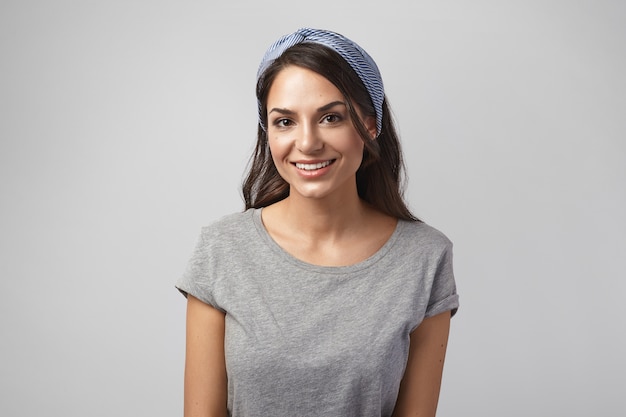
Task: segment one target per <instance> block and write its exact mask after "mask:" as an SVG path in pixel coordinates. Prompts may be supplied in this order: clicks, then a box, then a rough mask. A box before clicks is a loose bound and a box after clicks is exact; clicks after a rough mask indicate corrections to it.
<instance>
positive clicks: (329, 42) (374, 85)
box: [257, 28, 385, 134]
mask: <svg viewBox="0 0 626 417" xmlns="http://www.w3.org/2000/svg"><path fill="white" fill-rule="evenodd" d="M305 42H307V43H317V44H320V45H324V46H327V47H329V48H331V49H332V50H334V51H335V52H337V53H338V54H339V55H341V57H342V58H343V59H344V60H346V62H347V63H348V64H349V65H350V67H352V69H353V70H354V72H356V73H357V75H358V76H359V78H360V79H361V81H362V82H363V84H364V85H365V88H366V89H367V92H368V93H369V96H370V98H371V99H372V104H373V105H374V110H375V111H376V128H377V134H380V132H381V130H382V126H383V101H384V99H385V89H384V86H383V79H382V77H381V75H380V71H379V70H378V66H377V65H376V62H374V60H373V59H372V57H371V56H370V55H369V54H368V53H367V52H365V50H364V49H363V48H361V47H360V46H359V45H358V44H357V43H355V42H354V41H351V40H350V39H348V38H346V37H345V36H343V35H340V34H339V33H335V32H331V31H329V30H323V29H311V28H301V29H298V30H297V31H295V32H294V33H291V34H289V35H285V36H282V37H281V38H280V39H278V40H277V41H276V42H274V43H273V44H272V45H270V47H269V48H268V49H267V51H266V52H265V55H264V56H263V59H262V60H261V64H260V65H259V69H258V71H257V80H258V79H260V78H261V77H262V76H263V73H264V72H265V70H266V69H267V67H269V66H270V64H271V63H272V62H273V61H274V60H276V59H277V58H278V57H280V56H281V55H282V54H283V52H285V51H286V50H287V49H289V48H290V47H292V46H294V45H297V44H299V43H305ZM258 106H259V123H260V125H261V127H263V129H264V130H265V129H266V126H264V124H263V115H262V114H261V109H262V103H258Z"/></svg>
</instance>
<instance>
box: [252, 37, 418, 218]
mask: <svg viewBox="0 0 626 417" xmlns="http://www.w3.org/2000/svg"><path fill="white" fill-rule="evenodd" d="M290 65H295V66H299V67H302V68H306V69H309V70H311V71H314V72H316V73H318V74H320V75H322V76H323V77H325V78H326V79H327V80H328V81H330V82H331V83H333V84H334V85H335V87H337V89H339V91H340V92H341V93H342V94H343V96H344V98H345V100H346V103H347V106H348V111H349V113H350V117H351V119H352V123H353V124H354V127H355V129H356V130H357V132H358V133H359V135H360V136H361V138H362V139H363V143H364V144H365V147H364V150H363V162H362V163H361V166H360V167H359V169H358V170H357V173H356V182H357V191H358V194H359V197H360V198H361V199H363V200H364V201H366V202H368V203H369V204H371V205H372V206H373V207H375V208H376V209H378V210H380V211H382V212H383V213H386V214H388V215H390V216H393V217H396V218H399V219H404V220H413V221H415V220H418V219H417V218H416V217H415V216H414V215H413V214H412V213H411V211H410V210H409V209H408V207H407V205H406V203H405V202H404V198H403V185H404V162H403V159H402V150H401V149H400V141H399V139H398V134H397V133H396V129H395V126H394V123H393V120H392V117H391V113H390V110H389V106H388V104H387V99H386V98H385V100H384V102H383V123H382V130H381V132H380V134H379V135H378V137H377V138H376V139H375V140H372V139H371V137H370V135H369V133H368V131H367V128H366V127H365V125H364V124H363V122H362V121H361V118H360V117H359V115H358V114H357V112H356V108H355V105H356V106H358V108H359V109H360V110H361V112H362V114H363V115H364V116H365V117H367V116H373V117H375V116H376V114H375V110H374V106H373V104H372V100H371V98H370V96H369V94H368V92H367V89H366V88H365V86H364V85H363V82H362V81H361V79H360V78H359V76H358V75H357V74H356V72H354V70H353V69H352V67H350V65H349V64H348V63H347V62H346V61H345V60H344V59H343V58H342V57H341V55H339V54H338V53H337V52H335V51H333V50H332V49H330V48H328V47H326V46H323V45H319V44H315V43H300V44H297V45H294V46H292V47H290V48H289V49H287V50H285V52H284V53H283V54H282V55H281V56H280V57H278V58H277V59H276V60H275V61H273V62H272V63H271V64H270V66H269V67H268V68H267V69H266V70H265V72H264V73H263V74H261V76H260V77H259V80H258V82H257V87H256V95H257V99H258V100H259V103H261V109H260V115H261V117H262V118H263V119H262V120H263V124H264V125H265V126H267V108H266V104H267V96H268V93H269V90H270V87H271V86H272V83H273V82H274V79H275V78H276V75H278V73H279V72H280V71H281V70H283V69H284V68H286V67H287V66H290ZM248 166H249V169H248V174H247V176H246V179H245V180H244V183H243V187H242V191H243V197H244V201H245V208H246V210H247V209H249V208H260V207H266V206H269V205H270V204H273V203H276V202H278V201H280V200H283V199H285V198H286V197H287V196H288V195H289V184H288V183H287V182H286V181H285V180H283V178H282V177H281V176H280V175H279V173H278V171H277V169H276V166H275V165H274V161H273V160H272V155H271V153H270V148H269V143H268V139H267V132H265V130H264V129H263V128H262V127H261V124H260V123H259V126H258V133H257V143H256V148H255V150H254V153H253V155H252V158H251V160H250V163H249V165H248Z"/></svg>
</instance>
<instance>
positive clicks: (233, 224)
mask: <svg viewBox="0 0 626 417" xmlns="http://www.w3.org/2000/svg"><path fill="white" fill-rule="evenodd" d="M255 211H256V210H255V209H250V210H246V211H244V212H237V213H231V214H227V215H225V216H223V217H221V218H219V219H217V220H215V221H214V222H212V223H209V224H208V225H206V226H204V227H202V229H201V234H202V236H203V237H205V238H214V237H216V236H232V235H234V234H237V233H241V232H242V231H246V230H250V228H251V226H252V225H253V223H254V219H253V217H254V215H255Z"/></svg>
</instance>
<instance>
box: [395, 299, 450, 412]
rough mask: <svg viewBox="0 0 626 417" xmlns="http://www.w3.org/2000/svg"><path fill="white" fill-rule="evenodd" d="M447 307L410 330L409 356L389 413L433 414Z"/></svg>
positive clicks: (444, 345)
mask: <svg viewBox="0 0 626 417" xmlns="http://www.w3.org/2000/svg"><path fill="white" fill-rule="evenodd" d="M449 331H450V311H446V312H444V313H441V314H437V315H436V316H433V317H429V318H426V319H424V321H422V323H421V324H420V325H419V326H418V327H417V328H416V329H415V330H414V331H413V333H411V342H410V346H409V358H408V362H407V366H406V370H405V371H404V376H403V378H402V382H401V383H400V391H399V393H398V400H397V401H396V407H395V409H394V412H393V417H406V416H415V417H434V416H435V413H436V411H437V402H438V400H439V390H440V387H441V376H442V373H443V363H444V359H445V356H446V349H447V347H448V334H449Z"/></svg>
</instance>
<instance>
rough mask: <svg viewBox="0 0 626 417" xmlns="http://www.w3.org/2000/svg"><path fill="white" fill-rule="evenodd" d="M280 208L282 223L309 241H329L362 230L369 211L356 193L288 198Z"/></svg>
mask: <svg viewBox="0 0 626 417" xmlns="http://www.w3.org/2000/svg"><path fill="white" fill-rule="evenodd" d="M281 206H282V207H281V208H282V210H281V212H282V216H283V219H284V222H285V224H286V225H289V226H288V227H289V228H290V229H292V230H298V231H299V232H300V233H302V234H303V235H306V236H308V237H310V238H313V239H333V238H335V237H339V236H341V235H342V234H344V233H346V232H349V231H350V230H351V229H353V228H359V227H362V226H363V220H364V217H365V216H366V215H367V213H368V212H369V211H370V210H371V208H370V207H369V206H368V205H367V204H366V203H365V202H363V201H362V200H361V199H360V198H359V197H358V195H357V194H356V193H355V194H354V195H347V196H332V197H329V198H325V199H315V198H303V197H296V196H289V197H287V198H286V199H285V200H283V201H282V202H281Z"/></svg>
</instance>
